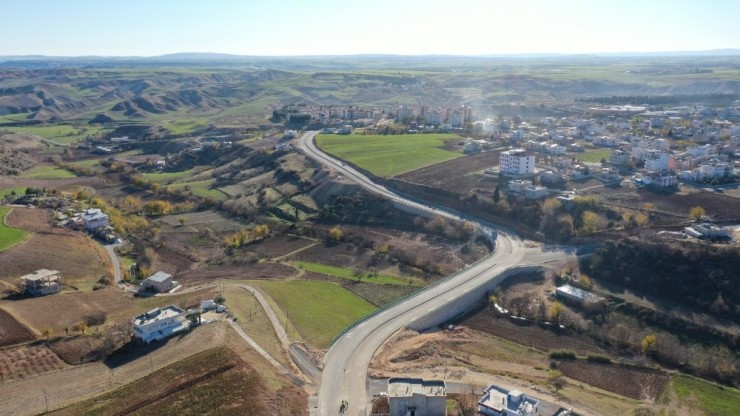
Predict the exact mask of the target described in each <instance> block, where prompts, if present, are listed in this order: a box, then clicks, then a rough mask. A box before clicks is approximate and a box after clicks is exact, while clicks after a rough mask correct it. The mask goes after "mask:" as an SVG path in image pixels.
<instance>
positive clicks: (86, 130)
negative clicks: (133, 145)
mask: <svg viewBox="0 0 740 416" xmlns="http://www.w3.org/2000/svg"><path fill="white" fill-rule="evenodd" d="M10 130H11V131H14V132H15V133H18V134H32V135H34V136H39V137H43V138H45V139H48V140H50V141H53V142H55V143H61V144H70V143H74V142H77V141H79V140H82V139H84V138H85V137H86V136H90V135H95V134H98V133H101V132H103V131H104V129H103V128H100V127H75V126H72V125H69V124H56V125H53V126H23V127H11V128H10Z"/></svg>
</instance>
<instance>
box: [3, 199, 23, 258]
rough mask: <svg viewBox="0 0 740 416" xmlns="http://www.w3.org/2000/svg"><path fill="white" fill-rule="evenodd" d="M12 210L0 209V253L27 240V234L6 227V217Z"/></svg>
mask: <svg viewBox="0 0 740 416" xmlns="http://www.w3.org/2000/svg"><path fill="white" fill-rule="evenodd" d="M9 211H10V208H6V207H0V251H4V250H6V249H8V248H10V247H13V246H14V245H16V244H18V243H20V242H21V241H23V239H24V238H26V234H27V233H26V232H25V231H23V230H19V229H17V228H12V227H8V226H7V225H5V216H6V215H7V214H8V212H9Z"/></svg>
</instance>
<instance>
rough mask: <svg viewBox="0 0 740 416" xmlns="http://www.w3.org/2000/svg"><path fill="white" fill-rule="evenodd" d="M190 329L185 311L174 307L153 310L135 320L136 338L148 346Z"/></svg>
mask: <svg viewBox="0 0 740 416" xmlns="http://www.w3.org/2000/svg"><path fill="white" fill-rule="evenodd" d="M189 327H190V323H189V321H188V320H187V319H186V318H185V311H184V310H182V309H180V308H178V307H177V306H174V305H169V306H165V307H163V308H156V309H152V310H150V311H149V312H147V313H144V314H141V315H139V316H137V317H135V318H134V319H133V330H134V336H135V337H136V338H139V339H140V340H142V341H143V342H145V343H147V344H148V343H150V342H152V341H158V340H161V339H164V338H167V337H169V336H171V335H174V334H176V333H178V332H182V331H185V330H187V329H188V328H189Z"/></svg>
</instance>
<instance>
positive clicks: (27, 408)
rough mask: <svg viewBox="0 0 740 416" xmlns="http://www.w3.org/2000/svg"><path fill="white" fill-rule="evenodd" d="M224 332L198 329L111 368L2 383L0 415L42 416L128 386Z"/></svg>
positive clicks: (220, 339) (214, 327) (215, 342)
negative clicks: (125, 385) (39, 415)
mask: <svg viewBox="0 0 740 416" xmlns="http://www.w3.org/2000/svg"><path fill="white" fill-rule="evenodd" d="M226 330H227V329H226V326H225V325H223V324H211V325H206V326H203V327H200V328H197V329H196V330H194V331H193V332H191V333H189V334H187V335H184V336H182V337H175V338H172V339H170V340H169V341H168V342H167V344H166V345H163V346H162V347H161V348H159V349H157V350H155V351H152V352H150V353H149V354H147V355H144V356H143V357H140V358H138V359H136V360H134V361H132V362H130V363H127V364H124V365H122V366H119V367H116V368H114V369H111V368H109V367H108V366H106V365H105V364H103V363H94V364H89V365H81V366H76V367H73V368H70V369H66V370H60V371H57V372H52V373H47V374H44V375H43V376H40V377H30V378H27V379H25V380H20V381H15V382H11V383H7V384H3V385H1V386H0V403H2V408H0V415H33V414H39V413H44V412H45V411H47V410H52V409H58V408H61V407H64V406H65V405H69V404H71V403H73V402H76V401H79V400H83V399H87V398H90V397H92V396H94V395H97V394H100V393H102V392H104V391H107V390H110V389H112V388H115V387H118V386H121V385H124V384H128V383H131V382H132V381H134V380H137V379H140V378H142V377H145V376H147V375H148V374H151V373H152V372H153V371H156V370H159V369H161V368H164V367H166V366H168V365H170V364H173V363H175V362H177V361H180V360H182V359H184V358H186V357H189V356H191V355H193V354H197V353H199V352H201V351H205V350H207V349H209V348H213V347H216V346H219V345H223V344H224V343H225V342H226V340H227V337H226ZM47 402H48V404H47Z"/></svg>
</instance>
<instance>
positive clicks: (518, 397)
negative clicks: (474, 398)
mask: <svg viewBox="0 0 740 416" xmlns="http://www.w3.org/2000/svg"><path fill="white" fill-rule="evenodd" d="M539 404H540V402H539V400H537V399H535V398H533V397H530V396H527V395H526V394H524V393H522V392H520V391H519V390H508V389H506V388H504V387H500V386H496V385H490V386H488V388H486V390H485V394H484V395H483V397H482V398H481V399H480V401H478V414H480V415H486V416H534V415H536V414H537V412H538V409H539Z"/></svg>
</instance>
